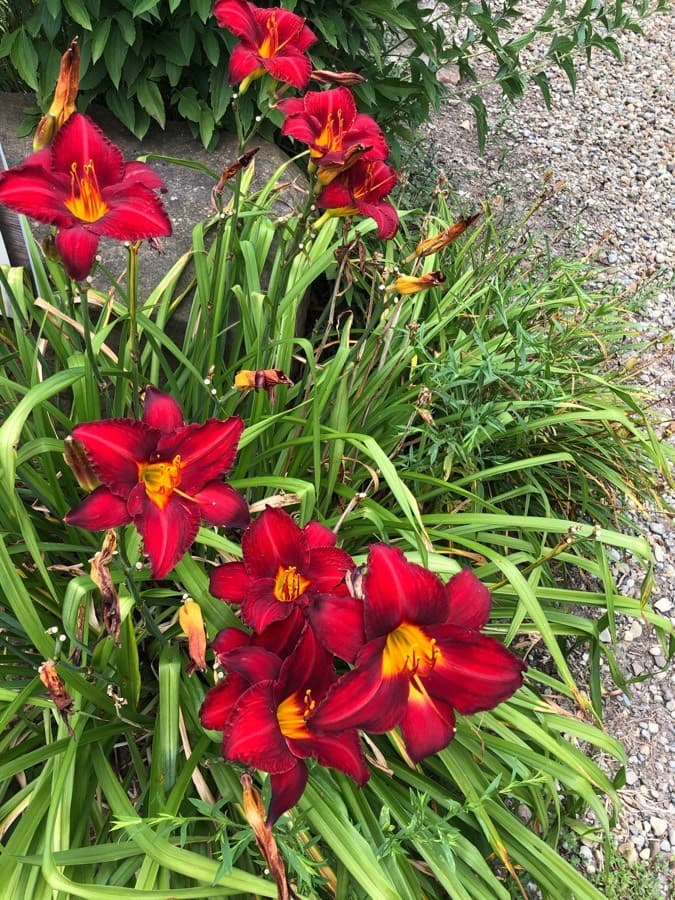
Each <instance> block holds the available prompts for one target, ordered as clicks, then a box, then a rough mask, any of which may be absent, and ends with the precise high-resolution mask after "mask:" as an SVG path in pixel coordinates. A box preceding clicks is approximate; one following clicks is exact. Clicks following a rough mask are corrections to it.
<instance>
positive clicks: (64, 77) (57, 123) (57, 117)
mask: <svg viewBox="0 0 675 900" xmlns="http://www.w3.org/2000/svg"><path fill="white" fill-rule="evenodd" d="M79 87H80V48H79V45H78V43H77V38H74V39H73V40H72V41H71V43H70V47H68V49H67V50H66V52H65V53H64V54H63V56H62V57H61V68H60V70H59V78H58V81H57V82H56V90H55V91H54V99H53V100H52V105H51V106H50V107H49V111H48V112H47V113H46V115H44V116H43V117H42V118H41V119H40V122H39V124H38V127H37V131H36V132H35V137H34V138H33V150H42V149H44V148H45V147H49V145H50V144H51V142H52V141H53V140H54V135H55V134H56V132H57V131H58V130H59V128H61V126H62V125H63V124H64V123H65V122H66V121H67V120H68V119H69V118H70V117H71V116H72V114H73V113H74V112H75V101H76V100H77V92H78V90H79Z"/></svg>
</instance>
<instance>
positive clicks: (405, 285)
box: [386, 270, 445, 294]
mask: <svg viewBox="0 0 675 900" xmlns="http://www.w3.org/2000/svg"><path fill="white" fill-rule="evenodd" d="M444 281H445V275H444V274H443V273H442V272H440V271H438V270H437V271H435V272H426V273H425V274H424V275H419V276H415V275H399V277H398V278H397V279H396V281H394V282H393V283H392V284H390V285H388V286H387V288H386V290H387V292H388V293H390V294H393V293H396V294H416V293H417V292H418V291H424V290H426V289H427V288H430V287H437V286H438V285H439V284H443V282H444Z"/></svg>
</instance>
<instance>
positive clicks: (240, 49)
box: [227, 44, 262, 84]
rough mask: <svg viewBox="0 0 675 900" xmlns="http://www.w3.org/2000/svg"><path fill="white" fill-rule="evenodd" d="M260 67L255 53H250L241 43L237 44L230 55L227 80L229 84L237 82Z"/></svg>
mask: <svg viewBox="0 0 675 900" xmlns="http://www.w3.org/2000/svg"><path fill="white" fill-rule="evenodd" d="M260 68H262V67H261V65H260V61H259V60H258V56H257V54H255V53H252V52H251V51H250V50H249V49H248V48H246V47H244V46H243V45H242V44H237V46H236V47H235V48H234V50H233V51H232V54H231V56H230V65H229V68H228V70H227V80H228V82H229V83H230V84H239V82H241V81H243V80H244V78H246V77H247V76H249V75H250V74H251V73H252V72H255V70H256V69H260Z"/></svg>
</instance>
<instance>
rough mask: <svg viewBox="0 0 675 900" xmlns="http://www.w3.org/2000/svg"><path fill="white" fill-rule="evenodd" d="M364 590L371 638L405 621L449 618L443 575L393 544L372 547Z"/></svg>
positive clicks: (366, 617)
mask: <svg viewBox="0 0 675 900" xmlns="http://www.w3.org/2000/svg"><path fill="white" fill-rule="evenodd" d="M364 591H365V597H366V599H365V601H364V608H365V623H366V637H367V638H368V639H371V638H374V637H378V636H380V635H385V634H388V633H389V632H390V631H394V630H395V629H396V628H398V626H399V625H401V623H403V622H409V623H412V624H415V625H429V624H431V623H436V622H445V621H446V620H447V614H448V600H447V597H446V595H445V587H444V585H443V582H442V581H441V580H440V578H438V577H437V576H436V575H434V573H433V572H430V571H429V570H428V569H425V568H424V567H423V566H418V565H417V564H416V563H412V562H409V561H408V560H407V559H406V558H405V556H404V555H403V553H402V552H401V551H400V550H399V549H398V548H397V547H391V546H390V545H389V544H375V545H374V546H372V547H371V548H370V553H369V555H368V566H367V570H366V574H365V576H364Z"/></svg>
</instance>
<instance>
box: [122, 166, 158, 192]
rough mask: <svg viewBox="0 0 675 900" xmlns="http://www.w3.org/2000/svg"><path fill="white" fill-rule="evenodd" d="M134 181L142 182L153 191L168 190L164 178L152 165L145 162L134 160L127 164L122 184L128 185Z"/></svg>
mask: <svg viewBox="0 0 675 900" xmlns="http://www.w3.org/2000/svg"><path fill="white" fill-rule="evenodd" d="M132 182H133V183H137V184H142V185H144V186H145V187H147V188H151V190H153V191H163V190H166V185H165V184H164V180H163V179H162V178H161V177H160V176H159V175H158V174H157V172H155V170H154V169H153V168H152V167H151V166H149V165H148V164H147V163H143V162H135V161H132V162H128V163H126V164H125V166H124V175H123V177H122V184H125V185H126V184H131V183H132Z"/></svg>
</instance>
